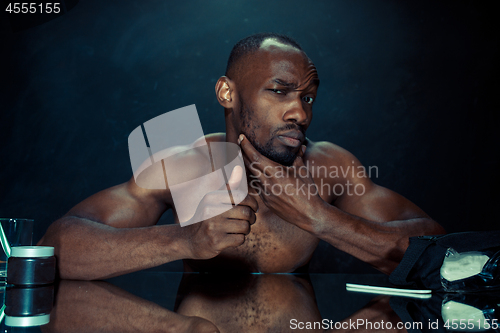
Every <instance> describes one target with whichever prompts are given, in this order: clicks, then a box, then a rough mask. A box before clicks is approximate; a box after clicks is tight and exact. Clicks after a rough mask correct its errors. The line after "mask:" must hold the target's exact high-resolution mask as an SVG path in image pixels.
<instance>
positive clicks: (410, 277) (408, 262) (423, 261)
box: [389, 230, 500, 291]
mask: <svg viewBox="0 0 500 333" xmlns="http://www.w3.org/2000/svg"><path fill="white" fill-rule="evenodd" d="M499 246H500V230H496V231H485V232H461V233H453V234H448V235H441V236H419V237H411V238H410V245H409V246H408V249H407V250H406V252H405V255H404V257H403V260H402V261H401V263H400V264H399V266H398V267H396V269H395V270H394V271H393V272H392V274H391V275H390V277H389V281H390V282H391V283H393V284H395V285H398V286H404V287H414V288H425V289H432V290H436V291H443V287H442V285H441V279H440V274H439V273H440V272H439V271H440V269H441V265H442V264H443V259H444V256H445V254H446V250H447V249H448V248H453V249H455V250H456V251H457V252H468V251H485V250H488V249H492V248H496V247H499Z"/></svg>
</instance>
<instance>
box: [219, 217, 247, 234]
mask: <svg viewBox="0 0 500 333" xmlns="http://www.w3.org/2000/svg"><path fill="white" fill-rule="evenodd" d="M224 229H225V230H226V233H228V234H243V235H248V234H249V233H250V223H248V221H245V220H227V221H225V222H224Z"/></svg>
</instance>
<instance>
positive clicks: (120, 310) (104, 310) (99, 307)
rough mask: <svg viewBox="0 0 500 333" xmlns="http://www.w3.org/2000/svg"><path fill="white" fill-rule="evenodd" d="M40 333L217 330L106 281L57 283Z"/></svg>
mask: <svg viewBox="0 0 500 333" xmlns="http://www.w3.org/2000/svg"><path fill="white" fill-rule="evenodd" d="M41 329H42V331H43V332H134V333H140V332H144V333H149V332H186V333H187V332H189V333H191V332H193V333H194V332H203V333H218V332H219V330H218V329H217V327H216V326H215V325H214V324H212V323H211V322H210V321H208V320H206V319H203V318H200V317H187V316H183V315H179V314H176V313H174V312H171V311H169V310H167V309H165V308H162V307H160V306H159V305H157V304H155V303H152V302H149V301H146V300H144V299H142V298H139V297H137V296H134V295H131V294H129V293H128V292H126V291H124V290H122V289H120V288H118V287H116V286H113V285H111V284H109V283H107V282H88V281H66V280H62V281H61V282H60V284H59V289H58V292H57V299H56V302H55V307H54V309H53V310H52V312H51V314H50V322H49V324H47V325H45V326H42V327H41Z"/></svg>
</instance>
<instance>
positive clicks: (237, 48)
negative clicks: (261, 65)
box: [225, 32, 303, 80]
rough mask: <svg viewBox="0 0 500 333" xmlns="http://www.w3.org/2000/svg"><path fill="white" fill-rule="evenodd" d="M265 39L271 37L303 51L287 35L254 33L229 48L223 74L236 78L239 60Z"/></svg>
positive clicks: (238, 72)
mask: <svg viewBox="0 0 500 333" xmlns="http://www.w3.org/2000/svg"><path fill="white" fill-rule="evenodd" d="M267 39H273V40H275V41H277V42H279V43H280V44H285V45H290V46H292V47H294V48H296V49H298V50H300V51H303V50H302V47H300V45H299V43H297V42H296V41H295V40H293V39H292V38H290V37H288V36H285V35H281V34H277V33H272V32H265V33H258V34H254V35H251V36H248V37H245V38H243V39H242V40H240V41H239V42H238V43H236V44H235V45H234V47H233V49H232V50H231V54H230V55H229V60H228V61H227V67H226V74H225V75H226V76H227V77H228V78H230V79H232V80H237V79H238V77H239V75H240V71H241V69H242V66H241V65H242V64H241V61H240V60H242V59H243V58H244V57H245V56H246V55H249V54H251V53H253V52H256V51H257V50H258V49H259V48H260V47H261V46H262V43H263V42H264V41H265V40H267Z"/></svg>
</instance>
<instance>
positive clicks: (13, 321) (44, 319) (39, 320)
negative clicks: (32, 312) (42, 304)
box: [5, 314, 50, 327]
mask: <svg viewBox="0 0 500 333" xmlns="http://www.w3.org/2000/svg"><path fill="white" fill-rule="evenodd" d="M49 321H50V314H43V315H38V316H29V317H11V316H7V315H5V325H6V326H12V327H31V326H42V325H45V324H48V323H49Z"/></svg>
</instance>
